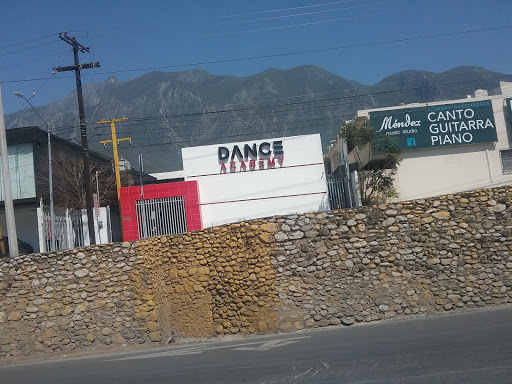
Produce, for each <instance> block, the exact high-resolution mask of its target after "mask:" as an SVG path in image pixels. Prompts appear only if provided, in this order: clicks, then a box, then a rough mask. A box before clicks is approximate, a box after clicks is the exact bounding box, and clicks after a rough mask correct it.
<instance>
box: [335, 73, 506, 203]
mask: <svg viewBox="0 0 512 384" xmlns="http://www.w3.org/2000/svg"><path fill="white" fill-rule="evenodd" d="M511 98H512V83H507V82H501V83H500V94H499V95H492V96H489V95H488V93H487V91H485V90H477V91H475V93H474V94H473V95H471V96H468V98H466V99H460V100H449V101H442V102H433V103H422V104H408V105H400V106H394V107H389V108H378V109H368V110H360V111H358V112H357V115H356V117H355V121H356V122H357V123H360V124H368V125H371V126H373V127H375V129H376V131H377V132H379V133H380V134H383V135H390V136H392V137H394V138H396V139H397V140H398V142H399V146H400V148H401V157H402V158H403V160H402V162H401V164H400V165H399V167H398V171H397V175H396V181H395V188H396V190H397V192H398V194H399V198H398V200H411V199H418V198H425V197H429V196H438V195H443V194H450V193H455V192H461V191H467V190H474V189H479V188H488V187H497V186H501V185H507V184H510V183H512V149H511V145H510V144H511V140H512V132H511V124H510V118H511V115H512V113H511V107H510V105H511ZM343 148H345V151H346V150H347V148H346V145H345V144H344V143H343V140H340V139H339V140H338V142H337V143H336V144H334V145H333V146H331V148H330V149H329V152H328V154H327V156H326V166H328V167H327V171H328V173H331V172H332V173H335V172H336V170H337V168H338V164H334V159H343V158H347V159H348V161H347V163H348V164H349V166H350V164H351V165H352V168H350V169H351V170H353V168H354V167H353V163H355V159H354V157H353V154H354V153H353V151H352V152H349V153H348V154H347V155H343V153H344V152H343V150H342V149H343ZM363 153H367V154H368V156H366V158H365V159H362V160H363V161H362V162H363V164H362V165H363V166H364V165H366V164H368V163H369V162H370V161H372V160H376V159H379V157H382V155H380V154H379V153H377V152H376V151H375V150H374V149H373V148H369V151H363ZM340 154H341V155H340ZM338 163H339V166H341V165H343V167H344V168H347V169H348V166H346V165H345V164H343V162H342V161H338ZM334 165H336V167H335V166H334Z"/></svg>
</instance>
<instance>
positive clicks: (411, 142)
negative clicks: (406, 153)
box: [407, 137, 416, 147]
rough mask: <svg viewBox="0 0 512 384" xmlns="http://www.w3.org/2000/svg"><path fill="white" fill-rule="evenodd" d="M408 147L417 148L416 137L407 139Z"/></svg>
mask: <svg viewBox="0 0 512 384" xmlns="http://www.w3.org/2000/svg"><path fill="white" fill-rule="evenodd" d="M407 146H408V147H415V146H416V139H415V138H414V137H408V138H407Z"/></svg>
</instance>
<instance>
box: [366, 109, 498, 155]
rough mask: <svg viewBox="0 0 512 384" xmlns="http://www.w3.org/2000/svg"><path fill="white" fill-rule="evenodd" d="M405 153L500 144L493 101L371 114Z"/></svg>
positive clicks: (378, 128) (378, 127)
mask: <svg viewBox="0 0 512 384" xmlns="http://www.w3.org/2000/svg"><path fill="white" fill-rule="evenodd" d="M369 124H370V125H371V126H372V127H375V130H376V131H377V132H379V133H380V134H382V135H388V136H391V137H393V138H396V139H397V140H398V143H399V147H400V149H402V150H407V149H417V148H438V147H449V146H454V145H467V144H478V143H490V142H495V141H498V137H497V135H496V123H495V122H494V113H493V110H492V105H491V102H490V100H485V101H477V102H467V103H459V104H443V105H433V106H427V107H416V108H415V107H409V108H402V109H392V110H386V111H376V112H370V123H369Z"/></svg>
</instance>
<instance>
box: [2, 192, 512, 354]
mask: <svg viewBox="0 0 512 384" xmlns="http://www.w3.org/2000/svg"><path fill="white" fill-rule="evenodd" d="M511 218H512V188H511V187H504V188H496V189H488V190H479V191H472V192H467V193H461V194H455V195H449V196H442V197H437V198H431V199H426V200H416V201H411V202H403V203H395V204H387V205H381V206H375V207H363V208H360V209H354V210H340V211H330V212H323V213H314V214H313V213H312V214H301V215H289V216H283V217H274V218H269V219H262V220H253V221H250V222H244V223H236V224H230V225H225V226H222V227H216V228H210V229H205V230H201V231H197V232H193V233H187V234H184V235H181V236H165V237H159V238H152V239H146V240H140V241H136V242H132V243H123V244H109V245H105V246H93V247H87V248H84V249H76V250H68V251H62V252H57V253H54V254H43V255H41V254H34V255H28V256H21V257H19V258H16V259H8V260H3V261H0V357H1V358H13V357H16V356H20V355H21V356H32V357H37V356H44V355H47V354H50V353H66V354H70V353H72V352H73V351H78V350H91V349H105V348H110V347H116V348H117V347H122V346H129V345H133V344H143V343H144V344H157V345H158V344H160V343H168V342H170V341H173V340H179V339H180V338H187V337H192V338H208V337H212V336H219V335H226V334H251V333H264V332H278V331H293V330H298V329H303V328H314V327H324V326H328V325H339V324H344V325H351V324H354V323H361V322H369V321H376V320H381V319H384V318H393V317H397V316H405V315H411V314H419V315H426V314H432V313H441V312H447V311H453V310H456V309H470V308H478V307H484V306H491V305H502V304H509V303H511V302H512V220H511ZM0 361H2V360H0ZM4 361H5V359H4Z"/></svg>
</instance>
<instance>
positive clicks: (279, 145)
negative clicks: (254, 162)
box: [273, 141, 284, 157]
mask: <svg viewBox="0 0 512 384" xmlns="http://www.w3.org/2000/svg"><path fill="white" fill-rule="evenodd" d="M273 145H274V146H273V148H274V157H276V156H283V155H284V149H283V142H282V141H274V142H273Z"/></svg>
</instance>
